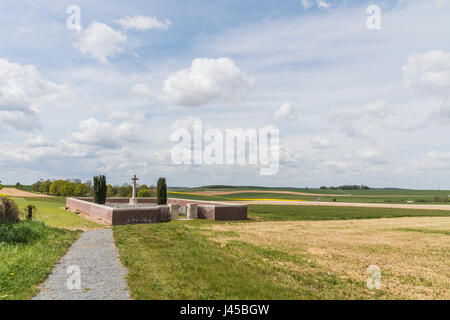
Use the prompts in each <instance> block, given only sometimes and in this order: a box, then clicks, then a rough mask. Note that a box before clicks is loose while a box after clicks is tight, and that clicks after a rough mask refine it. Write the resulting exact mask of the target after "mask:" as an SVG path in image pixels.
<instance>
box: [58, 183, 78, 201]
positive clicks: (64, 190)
mask: <svg viewBox="0 0 450 320" xmlns="http://www.w3.org/2000/svg"><path fill="white" fill-rule="evenodd" d="M74 189H75V185H74V184H73V183H72V182H69V181H66V182H65V183H64V184H63V185H62V186H61V195H63V196H65V197H70V196H72V195H73V191H74Z"/></svg>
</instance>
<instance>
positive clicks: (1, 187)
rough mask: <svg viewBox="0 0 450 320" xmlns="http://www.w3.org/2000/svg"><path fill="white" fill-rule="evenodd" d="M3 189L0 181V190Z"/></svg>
mask: <svg viewBox="0 0 450 320" xmlns="http://www.w3.org/2000/svg"><path fill="white" fill-rule="evenodd" d="M2 189H3V185H2V182H1V181H0V190H2Z"/></svg>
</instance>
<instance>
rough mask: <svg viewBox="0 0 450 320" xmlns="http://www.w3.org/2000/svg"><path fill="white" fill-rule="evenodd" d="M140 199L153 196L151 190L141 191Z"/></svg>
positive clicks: (139, 193)
mask: <svg viewBox="0 0 450 320" xmlns="http://www.w3.org/2000/svg"><path fill="white" fill-rule="evenodd" d="M137 196H138V198H150V197H151V196H152V195H151V193H150V190H148V189H141V190H139V192H138V195H137Z"/></svg>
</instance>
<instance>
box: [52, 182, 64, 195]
mask: <svg viewBox="0 0 450 320" xmlns="http://www.w3.org/2000/svg"><path fill="white" fill-rule="evenodd" d="M66 182H67V181H64V180H56V181H53V182H52V184H51V185H50V188H49V191H50V194H52V195H54V196H61V195H62V194H63V191H62V187H63V185H64V184H65V183H66Z"/></svg>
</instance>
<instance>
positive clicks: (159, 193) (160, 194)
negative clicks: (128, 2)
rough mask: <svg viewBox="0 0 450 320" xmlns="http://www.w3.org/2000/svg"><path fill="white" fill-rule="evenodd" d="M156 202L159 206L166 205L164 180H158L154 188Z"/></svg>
mask: <svg viewBox="0 0 450 320" xmlns="http://www.w3.org/2000/svg"><path fill="white" fill-rule="evenodd" d="M156 197H157V202H158V204H160V205H165V204H167V184H166V178H159V179H158V185H157V187H156Z"/></svg>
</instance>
